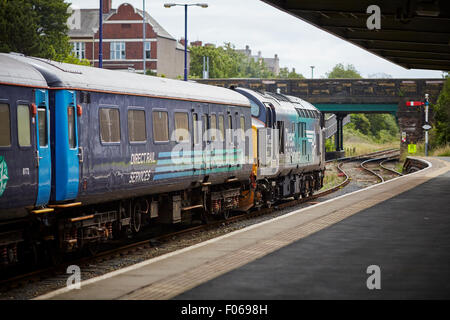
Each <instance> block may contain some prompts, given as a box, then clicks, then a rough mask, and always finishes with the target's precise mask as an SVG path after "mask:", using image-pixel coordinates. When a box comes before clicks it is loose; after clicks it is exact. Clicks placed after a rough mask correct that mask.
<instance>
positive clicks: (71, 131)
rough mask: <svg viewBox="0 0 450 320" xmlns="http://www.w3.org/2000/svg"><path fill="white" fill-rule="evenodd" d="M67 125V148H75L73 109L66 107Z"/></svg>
mask: <svg viewBox="0 0 450 320" xmlns="http://www.w3.org/2000/svg"><path fill="white" fill-rule="evenodd" d="M67 123H68V130H69V147H70V148H72V149H73V148H76V147H77V142H76V140H75V108H74V107H68V108H67Z"/></svg>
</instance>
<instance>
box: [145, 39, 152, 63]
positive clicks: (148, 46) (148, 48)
mask: <svg viewBox="0 0 450 320" xmlns="http://www.w3.org/2000/svg"><path fill="white" fill-rule="evenodd" d="M150 51H151V43H150V42H148V41H146V42H145V59H150Z"/></svg>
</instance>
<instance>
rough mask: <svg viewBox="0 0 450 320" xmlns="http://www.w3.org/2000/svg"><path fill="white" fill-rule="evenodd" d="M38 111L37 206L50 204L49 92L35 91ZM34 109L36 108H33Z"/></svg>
mask: <svg viewBox="0 0 450 320" xmlns="http://www.w3.org/2000/svg"><path fill="white" fill-rule="evenodd" d="M35 105H36V106H37V110H36V163H37V167H38V193H37V198H36V206H42V205H44V204H46V203H48V200H49V198H50V190H51V168H52V167H51V166H52V163H51V152H50V143H49V142H50V127H49V125H50V115H49V107H48V91H47V90H39V89H37V90H36V91H35ZM33 108H34V106H33Z"/></svg>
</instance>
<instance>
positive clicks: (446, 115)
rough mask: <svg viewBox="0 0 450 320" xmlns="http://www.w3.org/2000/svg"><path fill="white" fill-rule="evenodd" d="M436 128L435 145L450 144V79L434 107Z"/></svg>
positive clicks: (434, 134)
mask: <svg viewBox="0 0 450 320" xmlns="http://www.w3.org/2000/svg"><path fill="white" fill-rule="evenodd" d="M433 112H434V128H433V138H434V139H433V140H434V141H433V143H434V144H435V145H444V144H447V143H449V142H450V78H449V77H447V80H446V81H445V83H444V87H443V88H442V91H441V93H440V94H439V97H438V100H437V103H436V104H435V105H433Z"/></svg>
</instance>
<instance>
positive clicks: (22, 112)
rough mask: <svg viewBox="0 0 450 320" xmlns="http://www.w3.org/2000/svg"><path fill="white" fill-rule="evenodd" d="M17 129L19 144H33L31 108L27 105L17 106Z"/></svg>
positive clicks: (26, 145) (23, 145)
mask: <svg viewBox="0 0 450 320" xmlns="http://www.w3.org/2000/svg"><path fill="white" fill-rule="evenodd" d="M17 131H18V137H19V146H21V147H29V146H31V128H30V108H29V107H28V106H27V105H21V104H19V105H18V106H17Z"/></svg>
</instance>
